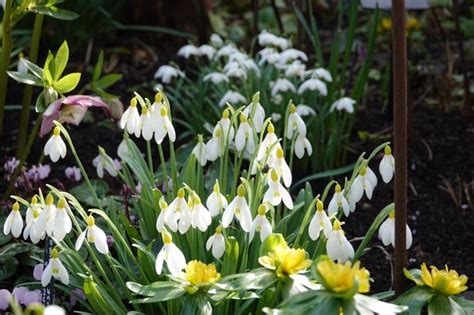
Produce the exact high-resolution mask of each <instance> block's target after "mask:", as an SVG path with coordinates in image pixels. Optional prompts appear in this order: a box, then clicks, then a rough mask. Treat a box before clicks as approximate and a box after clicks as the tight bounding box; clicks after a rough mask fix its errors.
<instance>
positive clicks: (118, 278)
mask: <svg viewBox="0 0 474 315" xmlns="http://www.w3.org/2000/svg"><path fill="white" fill-rule="evenodd" d="M105 258H106V259H107V262H108V263H109V265H110V266H111V268H112V272H113V273H114V275H115V278H116V279H117V280H118V282H119V283H120V286H121V287H122V288H126V287H127V285H126V284H125V281H124V280H123V278H122V274H121V273H120V272H119V271H118V270H117V267H115V263H114V262H113V261H112V259H111V258H110V254H106V255H105ZM125 292H126V294H127V297H128V300H129V301H131V300H133V296H132V294H131V293H130V290H125ZM130 304H132V305H133V308H134V309H135V310H137V311H140V308H139V307H138V305H137V304H136V303H130Z"/></svg>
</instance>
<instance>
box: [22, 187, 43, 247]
mask: <svg viewBox="0 0 474 315" xmlns="http://www.w3.org/2000/svg"><path fill="white" fill-rule="evenodd" d="M42 211H43V210H42V209H41V206H40V204H38V198H36V196H33V198H31V203H30V206H29V207H28V209H27V210H26V219H25V223H26V227H25V229H24V230H23V238H24V239H25V240H26V239H28V237H29V238H30V239H31V242H32V243H33V244H37V243H38V242H39V241H40V240H42V239H43V238H44V237H45V231H46V224H41V223H42V222H41V220H38V219H39V218H40V214H41V212H42ZM38 223H39V224H38Z"/></svg>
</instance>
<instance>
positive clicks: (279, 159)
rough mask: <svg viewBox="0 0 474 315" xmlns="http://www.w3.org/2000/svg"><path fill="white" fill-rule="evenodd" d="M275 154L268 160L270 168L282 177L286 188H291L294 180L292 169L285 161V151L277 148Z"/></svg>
mask: <svg viewBox="0 0 474 315" xmlns="http://www.w3.org/2000/svg"><path fill="white" fill-rule="evenodd" d="M275 152H276V154H275V156H274V157H272V158H270V159H269V160H268V166H270V168H273V169H274V170H275V171H277V173H278V175H280V176H281V177H282V179H283V183H284V184H285V186H286V187H290V185H291V182H292V180H293V179H292V174H291V170H290V167H289V166H288V164H287V163H286V161H285V157H284V153H283V149H282V148H277V149H276V151H275Z"/></svg>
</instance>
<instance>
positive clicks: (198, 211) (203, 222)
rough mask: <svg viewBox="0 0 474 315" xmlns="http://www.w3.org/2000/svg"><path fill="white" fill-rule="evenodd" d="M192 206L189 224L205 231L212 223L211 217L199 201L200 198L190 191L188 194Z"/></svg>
mask: <svg viewBox="0 0 474 315" xmlns="http://www.w3.org/2000/svg"><path fill="white" fill-rule="evenodd" d="M189 198H191V203H192V208H191V213H192V220H191V225H192V227H193V228H197V229H199V231H201V232H206V231H207V228H208V227H209V225H211V223H212V217H211V214H210V213H209V210H207V209H206V207H204V206H203V205H202V203H201V198H199V196H198V195H197V194H196V193H195V192H192V194H191V195H190V197H189Z"/></svg>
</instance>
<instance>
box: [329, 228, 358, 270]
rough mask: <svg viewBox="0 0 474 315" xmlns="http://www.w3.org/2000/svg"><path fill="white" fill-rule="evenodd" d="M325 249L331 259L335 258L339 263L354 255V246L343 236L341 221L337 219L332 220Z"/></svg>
mask: <svg viewBox="0 0 474 315" xmlns="http://www.w3.org/2000/svg"><path fill="white" fill-rule="evenodd" d="M326 251H327V254H328V256H329V257H330V258H331V259H332V260H337V262H339V263H344V262H346V261H347V260H349V259H351V258H352V257H354V248H353V247H352V245H351V243H349V241H348V240H347V238H346V237H345V236H344V231H343V230H342V228H341V222H339V220H337V219H335V221H334V224H333V227H332V232H331V235H330V236H329V238H328V241H327V243H326Z"/></svg>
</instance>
